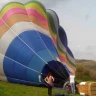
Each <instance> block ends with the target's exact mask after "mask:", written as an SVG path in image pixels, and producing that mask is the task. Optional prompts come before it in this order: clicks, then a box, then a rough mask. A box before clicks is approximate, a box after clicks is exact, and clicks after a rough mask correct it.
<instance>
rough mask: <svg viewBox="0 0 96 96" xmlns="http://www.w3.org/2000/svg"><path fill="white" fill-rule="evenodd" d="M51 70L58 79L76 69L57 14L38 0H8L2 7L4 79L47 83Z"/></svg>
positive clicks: (0, 59) (0, 39) (0, 64)
mask: <svg viewBox="0 0 96 96" xmlns="http://www.w3.org/2000/svg"><path fill="white" fill-rule="evenodd" d="M49 72H51V73H52V74H53V76H54V77H55V83H60V82H61V81H63V80H64V81H65V80H66V79H67V78H68V77H69V74H70V72H73V73H75V60H74V56H73V54H72V52H71V50H70V48H69V47H68V41H67V36H66V33H65V31H64V29H63V28H62V27H61V26H60V25H59V18H58V16H57V14H56V13H55V12H54V11H53V10H46V9H45V7H44V6H43V5H42V4H41V3H40V2H37V1H30V2H27V3H25V4H22V3H20V2H10V3H8V4H7V5H5V6H4V7H3V8H2V10H1V11H0V80H3V81H8V82H14V83H23V84H29V85H41V84H44V85H45V82H44V78H45V77H46V75H47V74H48V73H49Z"/></svg>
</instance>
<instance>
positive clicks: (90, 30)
mask: <svg viewBox="0 0 96 96" xmlns="http://www.w3.org/2000/svg"><path fill="white" fill-rule="evenodd" d="M10 1H17V2H21V3H25V2H27V1H30V0H0V8H2V7H3V5H5V4H6V3H7V2H10ZM38 1H41V2H42V3H43V4H44V6H45V7H46V8H47V9H53V10H54V11H55V12H56V13H57V15H58V16H59V20H60V25H61V26H62V27H63V28H64V29H65V31H66V34H67V37H68V43H69V44H68V45H69V47H70V49H71V50H72V52H73V55H74V57H75V58H76V59H90V60H96V0H38Z"/></svg>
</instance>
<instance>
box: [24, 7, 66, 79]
mask: <svg viewBox="0 0 96 96" xmlns="http://www.w3.org/2000/svg"><path fill="white" fill-rule="evenodd" d="M25 9H26V7H25ZM26 12H27V9H26ZM27 14H28V12H27ZM28 17H29V19H30V21H31V23H32V20H31V18H30V16H29V14H28ZM32 24H33V23H32ZM33 26H34V28H35V31H36V32H37V34H38V36H39V38H40V40H41V41H42V43H43V44H44V46H45V48H46V49H47V50H48V52H49V54H50V55H51V56H52V58H53V59H54V60H55V58H54V56H53V55H52V53H51V52H50V51H49V49H48V48H47V46H46V44H45V43H44V41H43V39H42V38H41V36H40V35H39V33H38V31H37V29H36V26H35V25H33ZM52 43H53V41H52ZM53 44H54V43H53ZM53 47H54V46H53ZM55 62H56V61H55ZM56 64H57V62H56ZM57 65H58V64H57ZM58 67H59V69H60V70H61V72H62V73H63V71H62V69H61V68H60V66H59V65H58ZM52 69H53V68H52ZM55 72H57V71H55ZM57 73H58V72H57ZM58 74H59V73H58ZM59 75H60V76H62V75H61V74H59ZM63 75H64V76H65V74H64V73H63ZM62 77H63V76H62ZM63 78H64V77H63ZM65 78H66V76H65Z"/></svg>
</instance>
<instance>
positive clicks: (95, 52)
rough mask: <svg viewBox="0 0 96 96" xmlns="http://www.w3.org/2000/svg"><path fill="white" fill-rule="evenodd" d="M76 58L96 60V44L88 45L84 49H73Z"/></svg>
mask: <svg viewBox="0 0 96 96" xmlns="http://www.w3.org/2000/svg"><path fill="white" fill-rule="evenodd" d="M73 54H74V57H75V58H76V59H87V60H96V46H92V45H90V46H87V47H86V48H85V49H84V50H79V49H77V50H73Z"/></svg>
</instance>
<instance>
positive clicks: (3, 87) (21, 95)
mask: <svg viewBox="0 0 96 96" xmlns="http://www.w3.org/2000/svg"><path fill="white" fill-rule="evenodd" d="M55 93H64V94H66V93H65V92H64V90H60V89H53V92H52V94H55ZM0 96H48V95H47V88H41V87H33V86H27V85H21V84H13V83H8V82H2V81H0ZM70 96H74V95H72V94H70ZM75 96H80V95H75Z"/></svg>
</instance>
